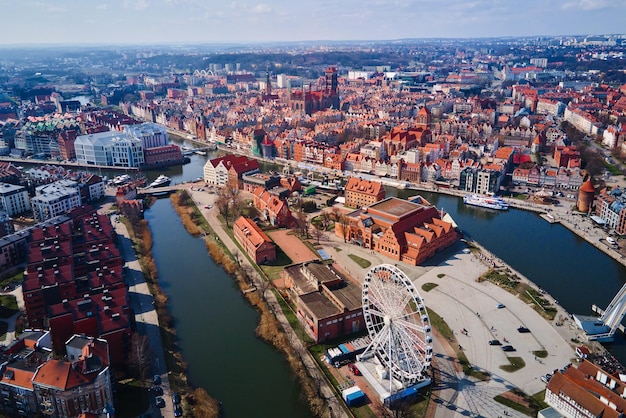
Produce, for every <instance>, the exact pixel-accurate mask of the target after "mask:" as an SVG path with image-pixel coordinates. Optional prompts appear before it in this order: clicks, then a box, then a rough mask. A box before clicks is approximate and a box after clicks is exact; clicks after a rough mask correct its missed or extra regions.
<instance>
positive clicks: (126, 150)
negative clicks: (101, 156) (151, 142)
mask: <svg viewBox="0 0 626 418" xmlns="http://www.w3.org/2000/svg"><path fill="white" fill-rule="evenodd" d="M112 151H113V165H114V166H116V167H141V166H142V165H143V163H144V162H145V159H144V155H143V147H142V146H141V140H139V139H136V138H117V139H115V140H114V141H113V149H112Z"/></svg>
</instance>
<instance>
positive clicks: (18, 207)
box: [0, 183, 30, 216]
mask: <svg viewBox="0 0 626 418" xmlns="http://www.w3.org/2000/svg"><path fill="white" fill-rule="evenodd" d="M0 210H3V211H5V212H6V213H7V214H8V215H9V216H15V215H18V214H20V213H23V212H26V211H29V210H30V200H29V199H28V192H27V191H26V187H24V186H16V185H14V184H9V183H0Z"/></svg>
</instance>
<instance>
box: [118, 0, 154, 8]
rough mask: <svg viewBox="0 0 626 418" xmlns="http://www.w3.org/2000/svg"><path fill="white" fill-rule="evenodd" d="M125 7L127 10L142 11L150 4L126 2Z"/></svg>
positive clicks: (141, 0)
mask: <svg viewBox="0 0 626 418" xmlns="http://www.w3.org/2000/svg"><path fill="white" fill-rule="evenodd" d="M123 6H124V8H126V9H135V10H137V11H141V10H146V9H147V8H148V7H149V6H150V4H148V1H147V0H124V3H123Z"/></svg>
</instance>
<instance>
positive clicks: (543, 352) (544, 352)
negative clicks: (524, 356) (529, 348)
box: [533, 350, 548, 358]
mask: <svg viewBox="0 0 626 418" xmlns="http://www.w3.org/2000/svg"><path fill="white" fill-rule="evenodd" d="M533 354H534V355H535V357H539V358H546V357H548V350H536V351H533Z"/></svg>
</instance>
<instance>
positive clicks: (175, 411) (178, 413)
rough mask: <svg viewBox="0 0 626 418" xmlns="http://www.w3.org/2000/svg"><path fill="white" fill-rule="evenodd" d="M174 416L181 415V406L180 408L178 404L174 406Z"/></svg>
mask: <svg viewBox="0 0 626 418" xmlns="http://www.w3.org/2000/svg"><path fill="white" fill-rule="evenodd" d="M174 416H175V417H182V416H183V408H181V407H180V405H176V406H175V407H174Z"/></svg>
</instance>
